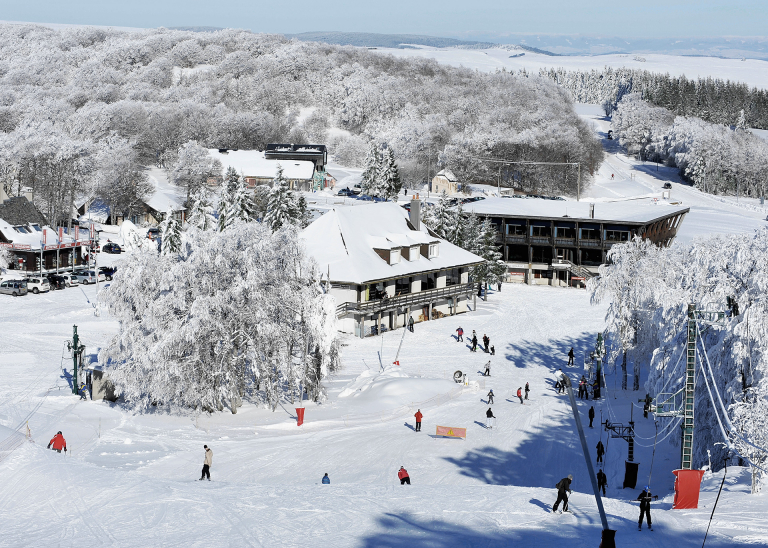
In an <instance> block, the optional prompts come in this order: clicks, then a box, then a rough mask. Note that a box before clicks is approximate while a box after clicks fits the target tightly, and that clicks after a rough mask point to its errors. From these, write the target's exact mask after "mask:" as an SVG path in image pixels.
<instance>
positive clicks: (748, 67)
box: [375, 46, 768, 88]
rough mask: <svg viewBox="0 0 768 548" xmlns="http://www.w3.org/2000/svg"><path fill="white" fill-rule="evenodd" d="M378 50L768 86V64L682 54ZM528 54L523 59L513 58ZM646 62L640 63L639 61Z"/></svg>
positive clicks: (497, 64)
mask: <svg viewBox="0 0 768 548" xmlns="http://www.w3.org/2000/svg"><path fill="white" fill-rule="evenodd" d="M375 51H377V52H379V53H386V54H391V55H394V56H395V57H425V58H432V59H435V60H437V61H438V62H439V63H443V64H446V65H452V66H454V67H466V68H471V69H476V70H479V71H483V72H495V71H497V70H501V69H506V70H511V71H518V70H520V69H525V70H527V71H530V72H538V71H539V69H542V68H546V69H550V68H559V67H562V68H564V69H566V70H587V71H589V70H592V69H595V70H603V69H604V68H605V67H613V68H620V67H626V68H631V69H637V70H647V71H650V72H658V73H661V74H665V73H669V75H670V76H681V75H683V74H684V75H685V76H686V77H687V78H689V79H690V78H698V77H702V78H706V77H707V76H711V77H712V78H721V79H723V80H731V81H732V82H733V81H736V82H744V83H745V84H748V85H749V86H755V87H758V88H767V87H768V61H761V60H758V59H746V60H744V61H741V60H740V59H721V58H719V57H688V56H682V55H661V54H655V53H648V54H641V55H632V54H612V55H562V56H552V55H544V54H542V53H534V52H529V51H526V52H523V51H521V50H507V49H501V48H491V49H485V50H473V49H459V48H433V47H428V46H413V47H412V48H408V49H394V48H377V49H376V50H375ZM520 53H525V55H522V56H520V57H514V56H515V55H519V54H520ZM636 58H637V59H644V61H638V60H637V59H636Z"/></svg>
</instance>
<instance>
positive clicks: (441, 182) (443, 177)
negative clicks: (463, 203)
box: [432, 169, 459, 194]
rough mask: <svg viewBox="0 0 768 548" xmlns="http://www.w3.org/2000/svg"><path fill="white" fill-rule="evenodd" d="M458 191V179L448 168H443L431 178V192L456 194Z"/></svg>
mask: <svg viewBox="0 0 768 548" xmlns="http://www.w3.org/2000/svg"><path fill="white" fill-rule="evenodd" d="M458 191H459V180H458V179H457V178H456V176H455V175H454V174H453V172H452V171H450V170H448V169H443V170H441V171H439V172H438V173H437V175H435V176H434V177H433V178H432V192H434V193H435V194H440V193H441V192H445V193H446V194H456V193H457V192H458Z"/></svg>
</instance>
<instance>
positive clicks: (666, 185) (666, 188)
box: [661, 181, 672, 190]
mask: <svg viewBox="0 0 768 548" xmlns="http://www.w3.org/2000/svg"><path fill="white" fill-rule="evenodd" d="M661 188H663V189H665V190H669V189H670V188H672V183H670V182H669V181H667V182H666V183H664V185H663V186H662V187H661Z"/></svg>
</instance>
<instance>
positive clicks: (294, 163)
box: [208, 148, 315, 180]
mask: <svg viewBox="0 0 768 548" xmlns="http://www.w3.org/2000/svg"><path fill="white" fill-rule="evenodd" d="M208 154H210V155H211V157H212V158H215V159H217V160H219V161H220V162H221V165H222V166H224V169H227V168H228V167H229V166H232V167H233V168H235V170H236V171H237V172H238V173H239V174H240V175H242V176H243V177H260V178H268V179H274V178H275V177H276V176H277V166H278V165H280V166H282V168H283V176H284V177H285V178H286V179H305V180H310V179H312V178H313V177H314V176H315V163H314V162H310V161H308V160H267V159H266V158H265V157H264V152H263V151H260V150H230V151H229V152H227V153H223V152H219V151H218V150H217V149H215V148H214V149H210V150H209V151H208Z"/></svg>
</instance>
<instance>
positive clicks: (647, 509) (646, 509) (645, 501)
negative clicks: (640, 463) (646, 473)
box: [635, 485, 659, 531]
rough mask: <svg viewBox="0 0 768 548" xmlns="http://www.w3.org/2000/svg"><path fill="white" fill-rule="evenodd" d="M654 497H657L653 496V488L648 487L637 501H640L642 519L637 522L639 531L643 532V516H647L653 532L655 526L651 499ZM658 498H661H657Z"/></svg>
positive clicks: (649, 527)
mask: <svg viewBox="0 0 768 548" xmlns="http://www.w3.org/2000/svg"><path fill="white" fill-rule="evenodd" d="M654 496H655V495H651V488H650V487H648V486H647V485H646V486H645V489H644V490H643V492H642V493H640V496H638V497H637V499H635V500H639V501H640V519H639V520H638V521H637V530H638V531H640V530H642V528H643V515H645V516H647V518H648V529H650V530H651V531H653V525H651V499H652V498H653V497H654ZM656 498H659V497H658V496H656Z"/></svg>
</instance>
